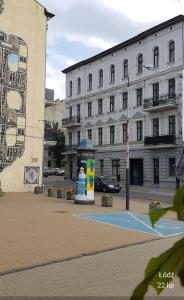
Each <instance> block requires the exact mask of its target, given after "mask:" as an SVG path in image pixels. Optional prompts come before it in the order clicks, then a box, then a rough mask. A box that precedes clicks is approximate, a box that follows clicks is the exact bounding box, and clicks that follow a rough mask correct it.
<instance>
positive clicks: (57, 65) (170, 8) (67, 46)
mask: <svg viewBox="0 0 184 300" xmlns="http://www.w3.org/2000/svg"><path fill="white" fill-rule="evenodd" d="M38 1H39V2H40V3H41V4H42V5H43V6H45V7H46V8H47V10H48V11H49V12H52V13H53V14H55V17H54V18H53V19H51V20H50V21H49V23H48V25H49V29H48V37H47V87H48V88H52V89H54V90H55V98H60V99H64V98H65V75H64V74H62V73H61V70H62V69H64V68H66V67H68V66H70V65H72V64H74V63H76V62H79V61H80V60H83V59H86V58H88V57H90V56H93V55H95V54H97V53H99V52H101V51H103V50H105V49H108V48H110V47H112V46H114V45H116V44H118V43H121V42H123V41H125V40H127V39H128V38H130V37H132V36H134V35H137V34H138V33H140V32H141V31H143V30H146V29H148V28H150V27H152V26H154V25H156V24H158V23H160V22H163V21H165V20H167V19H170V18H172V17H174V16H176V15H179V14H184V0H38Z"/></svg>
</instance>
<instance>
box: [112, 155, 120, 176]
mask: <svg viewBox="0 0 184 300" xmlns="http://www.w3.org/2000/svg"><path fill="white" fill-rule="evenodd" d="M119 174H120V160H119V159H113V160H112V175H119Z"/></svg>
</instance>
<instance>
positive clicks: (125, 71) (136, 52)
mask: <svg viewBox="0 0 184 300" xmlns="http://www.w3.org/2000/svg"><path fill="white" fill-rule="evenodd" d="M183 64H184V16H183V15H179V16H177V17H175V18H173V19H170V20H168V21H166V22H164V23H161V24H159V25H157V26H155V27H153V28H150V29H148V30H146V31H144V32H142V33H140V34H139V35H137V36H135V37H133V38H131V39H129V40H127V41H125V42H123V43H121V44H119V45H117V46H114V47H112V48H110V49H108V50H106V51H104V52H101V53H99V54H97V55H95V56H93V57H91V58H89V59H86V60H84V61H81V62H79V63H76V64H75V65H72V66H70V67H68V68H67V69H65V70H63V73H65V74H66V100H65V105H66V111H65V113H66V115H65V119H63V126H64V127H65V128H66V129H67V131H66V145H67V146H66V154H67V159H68V175H69V177H71V175H72V170H73V169H74V168H76V148H77V145H78V144H79V141H80V140H81V139H83V138H89V139H91V140H92V142H93V144H94V146H95V148H96V149H97V152H96V167H97V169H96V172H97V175H99V176H105V177H108V176H112V175H114V176H117V178H118V179H120V180H122V181H123V180H125V177H126V126H127V118H129V120H130V121H129V124H130V127H129V128H130V134H129V136H130V184H134V185H146V186H149V185H153V184H154V185H156V186H160V187H175V185H176V176H175V165H176V162H177V160H178V158H179V157H180V155H181V152H182V146H183V145H182V70H183ZM151 65H152V66H153V67H150V68H148V67H147V66H151Z"/></svg>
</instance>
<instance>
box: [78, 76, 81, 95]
mask: <svg viewBox="0 0 184 300" xmlns="http://www.w3.org/2000/svg"><path fill="white" fill-rule="evenodd" d="M77 93H78V94H80V93H81V79H80V77H78V78H77Z"/></svg>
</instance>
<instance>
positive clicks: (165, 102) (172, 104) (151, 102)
mask: <svg viewBox="0 0 184 300" xmlns="http://www.w3.org/2000/svg"><path fill="white" fill-rule="evenodd" d="M171 108H176V96H175V95H174V96H173V97H170V96H169V95H162V96H159V97H158V98H157V99H154V98H147V99H144V111H145V112H150V113H152V112H157V111H162V110H168V109H171Z"/></svg>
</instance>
